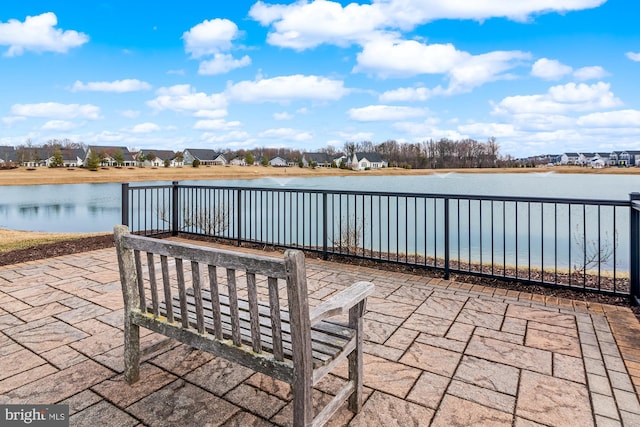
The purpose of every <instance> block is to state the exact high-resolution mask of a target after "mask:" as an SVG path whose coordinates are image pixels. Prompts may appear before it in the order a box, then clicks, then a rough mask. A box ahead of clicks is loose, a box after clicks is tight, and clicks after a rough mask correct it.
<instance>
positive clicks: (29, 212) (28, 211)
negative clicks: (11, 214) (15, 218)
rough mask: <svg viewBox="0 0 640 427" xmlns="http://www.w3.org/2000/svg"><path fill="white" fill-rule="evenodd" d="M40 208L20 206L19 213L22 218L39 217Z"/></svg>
mask: <svg viewBox="0 0 640 427" xmlns="http://www.w3.org/2000/svg"><path fill="white" fill-rule="evenodd" d="M39 211H40V206H18V212H19V213H20V216H22V217H37V216H38V212H39Z"/></svg>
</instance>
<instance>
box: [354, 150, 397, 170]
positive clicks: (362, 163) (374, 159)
mask: <svg viewBox="0 0 640 427" xmlns="http://www.w3.org/2000/svg"><path fill="white" fill-rule="evenodd" d="M350 165H351V169H353V170H366V169H380V168H386V167H387V166H388V164H387V162H386V161H384V160H383V159H382V156H380V154H378V153H353V157H352V159H351V163H350Z"/></svg>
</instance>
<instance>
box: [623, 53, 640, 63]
mask: <svg viewBox="0 0 640 427" xmlns="http://www.w3.org/2000/svg"><path fill="white" fill-rule="evenodd" d="M625 55H626V56H627V58H629V59H630V60H632V61H635V62H640V52H627V53H626V54H625Z"/></svg>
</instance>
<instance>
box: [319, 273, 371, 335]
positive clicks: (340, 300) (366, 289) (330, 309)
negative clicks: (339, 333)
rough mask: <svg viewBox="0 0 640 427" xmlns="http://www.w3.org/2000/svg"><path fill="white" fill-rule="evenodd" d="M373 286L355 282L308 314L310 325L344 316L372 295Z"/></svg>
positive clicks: (367, 283)
mask: <svg viewBox="0 0 640 427" xmlns="http://www.w3.org/2000/svg"><path fill="white" fill-rule="evenodd" d="M374 288H375V285H374V284H373V283H371V282H356V283H354V284H353V285H351V286H349V287H348V288H347V289H345V290H344V291H341V292H339V293H337V294H336V295H334V296H333V297H331V298H329V299H328V300H327V301H325V302H323V303H322V304H320V305H319V306H317V307H316V308H314V309H312V310H311V312H310V313H309V318H310V322H311V325H315V324H316V323H318V322H319V321H321V320H324V319H327V318H329V317H333V316H338V315H341V314H346V313H348V312H349V309H350V308H351V307H353V306H354V305H356V304H358V303H359V302H361V301H362V300H364V299H365V298H366V297H368V296H369V295H371V294H372V293H373V290H374Z"/></svg>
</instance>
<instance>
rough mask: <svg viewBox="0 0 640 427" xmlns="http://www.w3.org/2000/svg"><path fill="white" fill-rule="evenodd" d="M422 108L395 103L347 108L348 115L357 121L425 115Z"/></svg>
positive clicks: (425, 112) (395, 119) (398, 118)
mask: <svg viewBox="0 0 640 427" xmlns="http://www.w3.org/2000/svg"><path fill="white" fill-rule="evenodd" d="M427 113H428V110H426V109H424V108H412V107H400V106H395V105H369V106H367V107H362V108H352V109H350V110H349V117H351V119H353V120H356V121H359V122H377V121H382V120H390V121H399V120H407V119H411V118H415V117H423V116H425V115H427Z"/></svg>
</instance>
